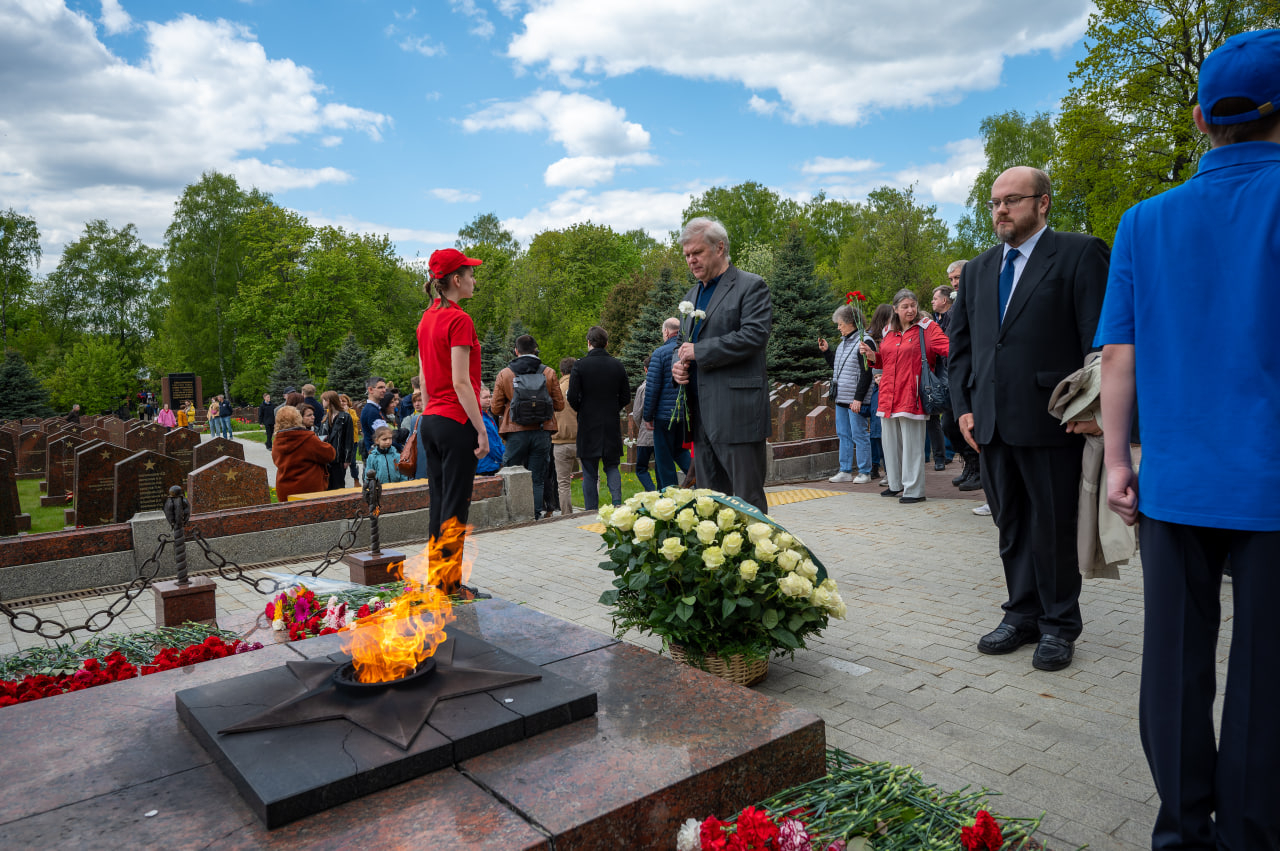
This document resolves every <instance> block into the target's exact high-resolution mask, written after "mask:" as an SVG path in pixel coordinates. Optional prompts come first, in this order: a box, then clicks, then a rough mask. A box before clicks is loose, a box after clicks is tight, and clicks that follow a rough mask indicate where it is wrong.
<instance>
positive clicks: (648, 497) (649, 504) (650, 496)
mask: <svg viewBox="0 0 1280 851" xmlns="http://www.w3.org/2000/svg"><path fill="white" fill-rule="evenodd" d="M631 499H634V500H636V501H637V502H638V503H640V505H641V506H642V507H643V508H645V509H647V510H652V509H653V504H654V503H655V502H657V501H658V499H659V496H658V492H657V491H640V493H638V494H636V495H635V496H633V497H632V498H631ZM631 499H629V500H627V503H628V504H630V502H631Z"/></svg>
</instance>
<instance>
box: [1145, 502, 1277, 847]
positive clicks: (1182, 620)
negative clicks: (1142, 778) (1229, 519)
mask: <svg viewBox="0 0 1280 851" xmlns="http://www.w3.org/2000/svg"><path fill="white" fill-rule="evenodd" d="M1139 535H1140V537H1141V541H1142V576H1143V590H1144V594H1145V600H1146V605H1145V609H1146V616H1145V628H1144V632H1143V646H1142V688H1141V697H1140V700H1139V706H1138V709H1139V719H1140V723H1141V730H1142V747H1143V750H1145V751H1146V754H1147V763H1148V764H1149V765H1150V767H1151V776H1152V777H1153V778H1154V779H1155V783H1156V791H1157V792H1159V793H1160V810H1159V812H1158V813H1157V815H1156V824H1155V828H1154V830H1153V831H1152V834H1151V847H1152V848H1153V849H1157V851H1164V849H1174V848H1177V849H1206V851H1208V849H1233V851H1234V849H1249V851H1253V849H1276V848H1280V807H1277V806H1276V803H1275V802H1276V800H1277V798H1280V773H1277V771H1276V765H1277V764H1278V763H1280V724H1277V723H1276V716H1275V711H1276V709H1275V707H1276V706H1277V704H1280V677H1277V676H1276V660H1277V659H1280V630H1277V629H1276V627H1275V621H1274V618H1275V611H1274V610H1275V605H1276V600H1278V599H1280V570H1277V567H1280V561H1278V560H1277V559H1278V557H1277V555H1276V553H1277V552H1280V532H1245V531H1238V530H1232V529H1209V528H1205V527H1202V526H1183V525H1179V524H1176V523H1165V522H1163V521H1160V520H1152V519H1151V518H1149V517H1143V518H1142V522H1141V526H1140V527H1139ZM1228 558H1230V560H1231V561H1230V563H1231V581H1232V585H1233V588H1232V591H1233V594H1232V596H1233V598H1234V616H1233V618H1232V627H1231V658H1230V661H1229V662H1228V664H1227V684H1226V690H1225V694H1224V696H1223V702H1222V732H1221V737H1220V739H1219V741H1218V742H1217V743H1216V744H1215V742H1214V730H1213V700H1214V694H1215V692H1216V690H1217V676H1216V659H1217V645H1218V628H1219V623H1220V619H1221V612H1220V606H1219V596H1220V592H1221V586H1222V569H1223V567H1224V566H1226V564H1227V559H1228Z"/></svg>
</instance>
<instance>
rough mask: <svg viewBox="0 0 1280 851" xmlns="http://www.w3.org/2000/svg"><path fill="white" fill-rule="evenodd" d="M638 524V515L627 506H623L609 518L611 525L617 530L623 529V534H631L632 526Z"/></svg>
mask: <svg viewBox="0 0 1280 851" xmlns="http://www.w3.org/2000/svg"><path fill="white" fill-rule="evenodd" d="M635 522H636V513H635V512H634V511H632V510H631V509H630V508H628V507H627V506H625V505H624V506H621V507H620V508H617V509H615V510H614V512H613V516H612V517H610V518H609V525H610V526H613V527H614V528H615V529H621V530H622V531H623V532H630V531H631V526H632V524H634V523H635Z"/></svg>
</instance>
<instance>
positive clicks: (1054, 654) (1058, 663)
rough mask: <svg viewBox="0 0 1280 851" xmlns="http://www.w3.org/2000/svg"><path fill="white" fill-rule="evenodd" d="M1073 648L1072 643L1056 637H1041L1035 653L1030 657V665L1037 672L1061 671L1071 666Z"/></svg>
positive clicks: (1074, 646) (1073, 643) (1073, 644)
mask: <svg viewBox="0 0 1280 851" xmlns="http://www.w3.org/2000/svg"><path fill="white" fill-rule="evenodd" d="M1075 648H1076V645H1075V642H1073V641H1067V640H1066V639H1065V638H1059V637H1058V636H1056V635H1042V636H1040V643H1039V644H1037V645H1036V653H1035V655H1034V656H1032V657H1031V665H1032V667H1034V668H1035V669H1036V670H1038V671H1061V670H1062V669H1063V668H1065V667H1067V666H1068V665H1070V664H1071V656H1072V654H1074V653H1075Z"/></svg>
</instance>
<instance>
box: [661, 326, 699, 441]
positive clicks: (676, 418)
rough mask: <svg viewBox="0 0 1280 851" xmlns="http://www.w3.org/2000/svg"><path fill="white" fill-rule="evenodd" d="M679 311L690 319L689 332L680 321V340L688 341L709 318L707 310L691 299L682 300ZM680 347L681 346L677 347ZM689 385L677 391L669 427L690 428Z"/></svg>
mask: <svg viewBox="0 0 1280 851" xmlns="http://www.w3.org/2000/svg"><path fill="white" fill-rule="evenodd" d="M677 311H678V312H679V313H680V315H681V316H683V317H685V318H686V319H689V320H690V323H689V333H688V334H685V332H684V322H681V323H680V342H681V343H687V342H689V341H690V340H692V339H693V335H694V332H696V331H697V330H698V323H699V322H701V321H702V320H704V319H706V318H707V312H706V311H705V310H698V309H697V308H695V307H694V304H693V302H691V301H682V302H680V306H679V307H678V308H677ZM677 348H679V347H677ZM688 386H689V385H687V384H681V385H680V389H679V390H677V391H676V404H675V407H674V408H672V410H671V419H670V420H669V421H668V422H667V427H668V428H670V429H672V430H675V429H677V428H679V427H681V426H684V427H685V428H688V427H689V426H690V425H691V420H690V418H689V397H688V394H687V392H686V389H685V388H687V387H688Z"/></svg>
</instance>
